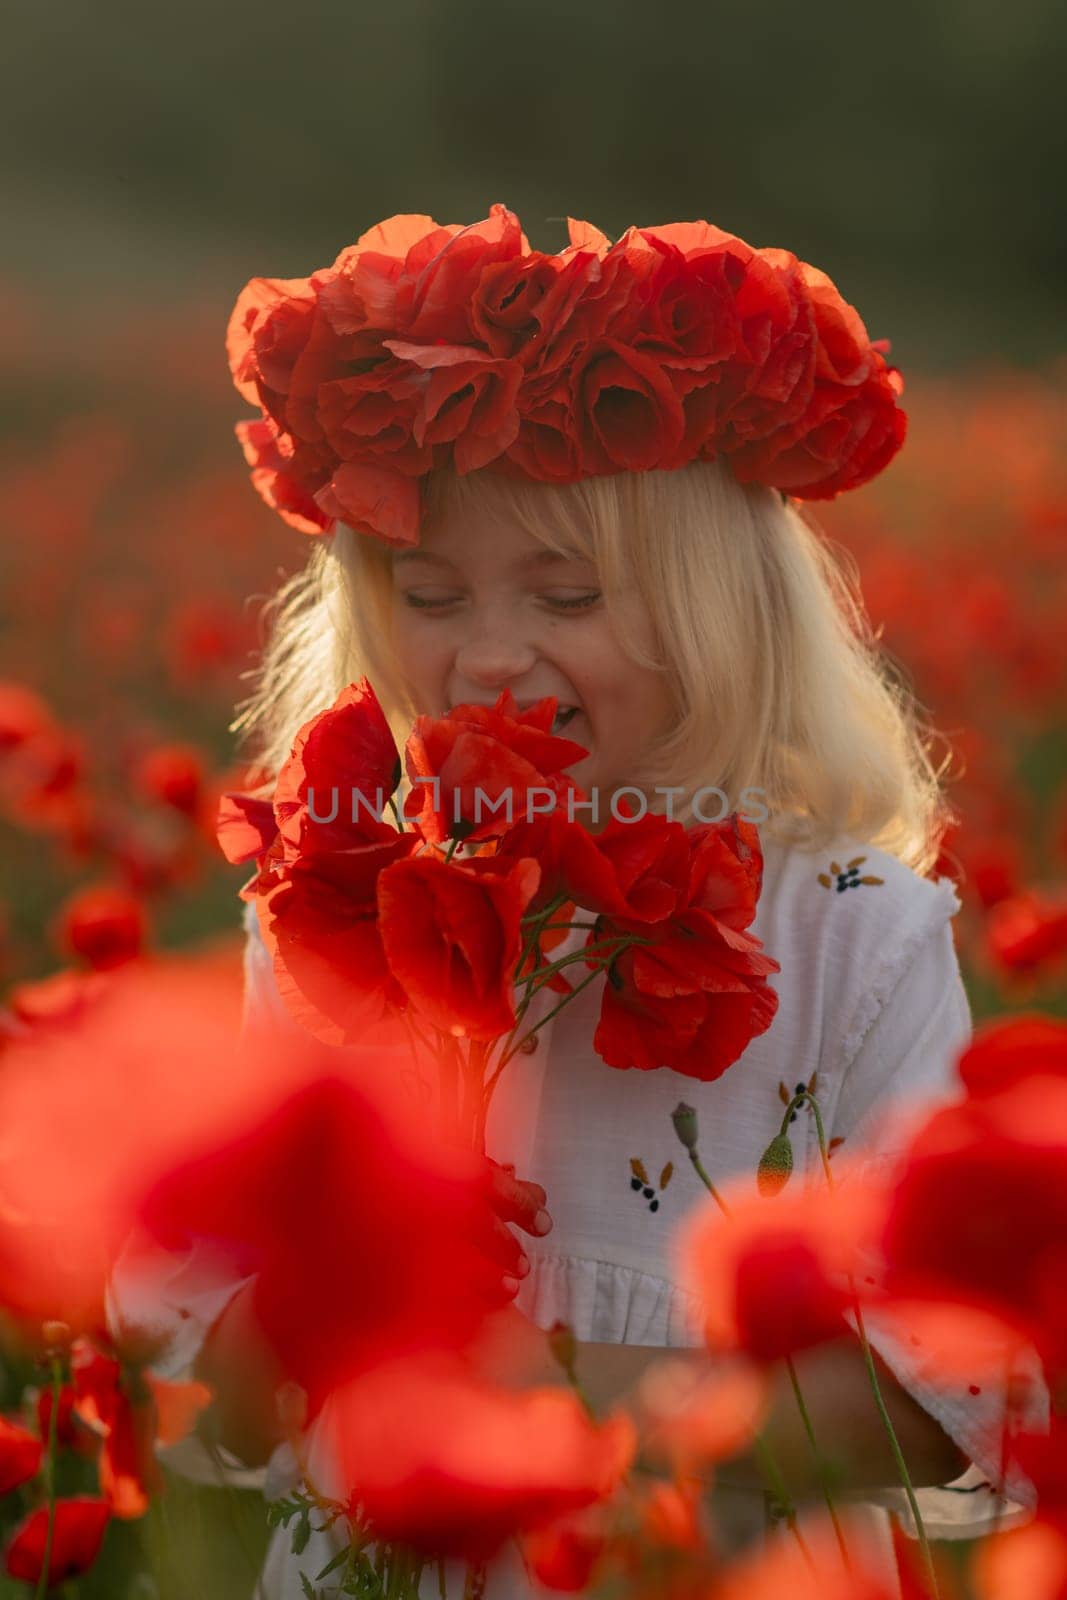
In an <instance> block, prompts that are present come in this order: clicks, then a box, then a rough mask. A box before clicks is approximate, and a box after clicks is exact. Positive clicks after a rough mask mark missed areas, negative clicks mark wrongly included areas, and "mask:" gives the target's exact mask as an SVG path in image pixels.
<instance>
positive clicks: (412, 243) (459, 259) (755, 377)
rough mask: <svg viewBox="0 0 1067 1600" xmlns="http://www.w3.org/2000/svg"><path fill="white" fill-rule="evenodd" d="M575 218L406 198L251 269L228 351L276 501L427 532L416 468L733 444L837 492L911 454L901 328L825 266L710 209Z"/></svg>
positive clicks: (740, 462)
mask: <svg viewBox="0 0 1067 1600" xmlns="http://www.w3.org/2000/svg"><path fill="white" fill-rule="evenodd" d="M569 228H570V243H569V244H568V245H567V246H566V247H565V248H564V249H563V250H561V251H560V252H559V253H558V254H556V255H546V254H544V253H543V252H541V251H533V250H531V249H530V247H529V244H528V242H527V240H526V238H525V235H524V234H523V232H522V229H521V226H520V224H519V220H518V218H517V217H516V216H515V215H514V214H513V213H512V212H510V211H508V210H507V208H506V207H504V206H502V205H494V206H493V207H492V208H491V210H490V214H489V216H488V217H487V218H486V219H485V220H484V221H483V222H479V223H474V224H471V225H470V226H469V227H458V226H455V225H451V224H450V225H448V226H445V227H442V226H439V225H438V224H437V223H435V222H434V221H433V220H432V218H430V217H425V216H415V215H399V216H394V217H390V218H388V219H386V221H384V222H382V223H380V224H379V225H378V226H376V227H374V228H371V229H369V230H368V232H367V233H365V234H363V235H362V237H361V238H360V239H359V240H358V241H357V242H356V243H355V244H354V245H350V246H348V247H347V248H346V249H344V250H342V251H341V252H340V254H339V255H338V256H337V258H336V260H335V261H334V263H333V265H332V266H331V267H329V268H325V269H322V270H320V271H317V272H314V273H312V274H311V276H310V277H309V278H299V279H289V280H286V279H278V278H254V279H252V280H251V282H250V283H249V284H248V285H247V286H246V288H245V289H244V290H243V291H242V293H241V295H240V296H239V297H238V300H237V304H236V305H235V307H234V311H233V315H232V317H231V319H230V325H229V330H228V335H227V350H228V355H229V360H230V368H231V372H232V374H233V379H234V383H235V385H236V387H237V389H238V391H239V393H240V394H241V395H242V397H243V398H244V399H246V400H248V401H250V402H251V403H253V404H258V405H259V406H260V408H261V413H262V414H261V419H260V421H259V422H253V423H245V424H241V425H240V427H239V433H240V437H241V439H242V443H243V445H244V448H245V452H246V455H247V457H248V460H249V464H250V466H251V467H252V469H253V481H254V483H255V486H256V488H257V489H258V491H259V493H260V494H261V495H262V496H263V498H264V499H265V500H266V501H267V502H268V504H272V505H273V506H275V508H276V509H277V510H278V511H279V512H280V514H281V515H282V516H283V517H284V518H285V519H286V521H288V522H290V523H291V524H292V525H293V526H295V527H297V528H299V529H301V530H302V531H304V532H306V533H312V534H314V533H318V532H328V531H329V530H330V528H332V526H333V524H334V520H335V519H341V520H344V521H345V522H347V523H349V524H350V525H351V526H352V527H354V528H356V529H357V531H359V532H361V533H366V534H370V535H372V536H374V537H376V538H379V539H382V540H383V541H385V542H386V543H387V544H392V545H404V544H416V543H417V542H418V537H419V518H420V494H419V482H418V480H419V479H420V478H422V477H423V476H424V475H425V474H426V473H427V472H429V471H430V470H432V469H433V468H436V467H438V466H441V465H442V464H443V463H444V462H446V461H449V460H450V461H451V462H452V463H453V465H454V466H455V468H456V470H457V471H458V472H460V473H465V472H471V471H475V470H477V469H479V468H482V467H489V468H491V469H492V470H495V471H503V472H517V473H519V474H522V475H524V476H527V477H532V478H534V479H540V480H544V481H547V482H557V483H567V482H573V481H575V480H576V479H579V478H582V477H586V476H588V475H590V474H594V473H607V472H619V471H642V470H645V469H648V468H661V469H663V468H666V469H669V468H674V467H679V466H683V465H685V464H686V463H687V462H689V461H692V460H694V459H697V458H701V459H712V458H713V457H715V456H717V455H720V454H725V455H726V456H727V457H728V458H729V459H730V462H731V464H732V466H733V468H734V470H735V472H736V473H737V476H738V477H739V478H740V479H741V481H742V482H752V481H759V482H762V483H767V484H770V485H772V486H774V487H777V488H780V489H786V490H788V491H789V492H790V493H792V494H793V495H795V496H797V497H800V498H811V499H826V498H831V497H832V496H834V495H836V494H838V493H840V492H841V491H842V490H844V489H849V488H854V487H856V486H857V485H858V484H860V483H864V482H866V481H867V480H868V479H869V478H871V477H873V476H874V475H875V474H876V473H877V472H879V471H881V469H882V468H883V467H884V466H885V465H886V464H887V463H888V461H889V460H890V459H891V458H892V456H893V455H894V454H895V453H896V451H897V450H898V449H899V448H900V445H901V443H902V442H903V439H904V431H905V418H904V413H903V412H902V411H901V410H900V409H899V406H898V404H897V402H898V397H899V394H900V392H901V388H902V384H901V381H900V377H899V374H898V373H897V372H896V371H895V370H894V369H892V368H890V367H888V366H887V364H886V361H885V354H886V352H887V350H888V346H887V344H886V343H885V341H878V342H875V343H872V342H871V341H870V339H869V338H868V336H867V332H866V329H865V328H864V326H863V323H862V321H861V320H860V318H859V316H858V315H857V313H856V311H855V310H854V309H853V307H852V306H850V305H848V304H847V302H846V301H844V300H843V299H842V297H841V295H840V294H839V293H838V291H837V289H836V288H835V286H834V285H833V283H832V282H831V281H830V279H829V278H828V277H826V275H825V274H824V273H822V272H820V271H819V270H818V269H817V268H815V267H811V266H809V265H807V264H806V263H805V262H801V261H798V260H797V258H796V257H795V256H794V255H791V254H790V253H789V252H788V251H785V250H773V249H766V250H756V249H753V248H752V247H751V246H750V245H748V244H746V243H745V241H744V240H742V239H738V238H737V237H736V236H734V235H733V234H729V233H726V232H724V231H723V230H722V229H720V228H715V227H713V226H711V225H710V224H708V223H705V222H697V223H674V224H668V225H666V226H663V227H657V228H644V229H642V228H629V229H627V231H626V233H625V234H623V236H622V237H621V238H620V239H619V240H618V241H617V242H616V243H615V244H611V243H609V241H608V240H607V239H606V238H605V236H604V235H603V234H602V233H600V232H599V230H597V229H595V228H592V227H590V225H589V224H587V223H582V222H576V221H574V220H573V219H571V220H570V221H569Z"/></svg>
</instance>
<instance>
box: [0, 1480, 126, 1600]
mask: <svg viewBox="0 0 1067 1600" xmlns="http://www.w3.org/2000/svg"><path fill="white" fill-rule="evenodd" d="M110 1520H111V1509H110V1507H109V1506H108V1503H107V1501H106V1500H98V1499H95V1498H94V1497H93V1496H91V1495H76V1496H75V1497H73V1498H72V1499H70V1500H59V1501H57V1502H56V1515H55V1529H54V1533H53V1538H52V1553H51V1558H50V1560H49V1563H48V1587H49V1588H54V1587H55V1586H56V1585H57V1584H60V1583H65V1582H66V1581H67V1579H68V1578H77V1577H80V1576H81V1574H82V1573H83V1572H88V1571H89V1568H90V1567H91V1566H92V1565H93V1563H94V1562H95V1560H96V1558H97V1556H98V1555H99V1554H100V1546H101V1545H102V1544H103V1542H104V1534H105V1533H106V1532H107V1525H108V1523H109V1522H110ZM47 1536H48V1507H47V1506H41V1507H40V1508H39V1510H37V1511H31V1512H30V1515H29V1516H28V1517H26V1518H25V1520H24V1521H22V1522H20V1523H19V1525H18V1527H17V1528H16V1529H15V1532H14V1534H13V1535H12V1538H11V1541H10V1543H9V1544H8V1547H7V1551H6V1554H5V1565H6V1568H7V1572H8V1574H9V1576H10V1577H12V1578H21V1579H22V1581H23V1582H24V1583H38V1582H39V1581H40V1577H41V1572H42V1569H43V1567H44V1551H45V1542H46V1539H47Z"/></svg>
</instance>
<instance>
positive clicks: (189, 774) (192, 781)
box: [135, 744, 204, 817]
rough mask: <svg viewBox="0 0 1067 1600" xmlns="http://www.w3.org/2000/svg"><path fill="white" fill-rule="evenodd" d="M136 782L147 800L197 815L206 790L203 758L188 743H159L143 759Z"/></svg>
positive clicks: (187, 814) (186, 814)
mask: <svg viewBox="0 0 1067 1600" xmlns="http://www.w3.org/2000/svg"><path fill="white" fill-rule="evenodd" d="M135 777H136V783H137V787H138V789H139V790H140V792H141V793H142V794H143V795H144V796H145V798H146V799H147V800H152V801H155V802H156V803H157V804H160V805H166V806H172V807H173V808H174V810H175V811H180V812H182V813H183V815H185V816H190V817H191V816H195V814H196V812H197V809H198V808H199V805H200V801H201V797H202V795H203V789H204V760H203V757H202V756H201V754H200V752H199V750H196V749H194V748H193V746H192V745H187V744H167V745H158V746H157V747H156V748H155V749H154V750H149V751H148V752H147V753H146V754H145V755H144V756H143V757H142V758H141V760H140V762H139V763H138V765H137V770H136V774H135Z"/></svg>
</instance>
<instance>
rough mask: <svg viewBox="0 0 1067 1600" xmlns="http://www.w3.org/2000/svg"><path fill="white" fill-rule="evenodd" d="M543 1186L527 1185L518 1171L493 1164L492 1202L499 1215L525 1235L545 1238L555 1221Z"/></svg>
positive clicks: (490, 1190)
mask: <svg viewBox="0 0 1067 1600" xmlns="http://www.w3.org/2000/svg"><path fill="white" fill-rule="evenodd" d="M547 1198H548V1197H547V1195H546V1194H545V1191H544V1190H543V1189H542V1187H541V1185H540V1184H539V1183H527V1182H525V1181H524V1180H523V1179H522V1178H516V1177H515V1175H514V1168H508V1167H501V1166H498V1165H497V1164H496V1162H495V1161H490V1163H489V1200H490V1204H491V1205H492V1207H493V1210H494V1211H495V1212H496V1214H497V1216H499V1217H502V1218H503V1220H504V1221H505V1222H513V1223H514V1224H515V1226H516V1227H518V1228H521V1229H522V1230H523V1232H524V1233H531V1234H533V1235H534V1236H535V1237H541V1236H542V1235H544V1234H546V1233H548V1232H549V1230H550V1229H551V1227H552V1218H551V1217H550V1216H549V1214H548V1212H547V1211H546V1210H545V1201H546V1199H547Z"/></svg>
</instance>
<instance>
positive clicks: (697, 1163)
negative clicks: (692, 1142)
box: [689, 1149, 733, 1217]
mask: <svg viewBox="0 0 1067 1600" xmlns="http://www.w3.org/2000/svg"><path fill="white" fill-rule="evenodd" d="M689 1159H690V1161H691V1162H692V1163H693V1167H694V1169H695V1171H696V1175H697V1177H698V1178H699V1179H700V1181H701V1183H702V1184H703V1185H704V1187H705V1189H706V1190H707V1191H708V1193H709V1194H710V1195H711V1198H712V1199H713V1200H714V1202H715V1204H716V1205H717V1206H718V1208H719V1210H720V1211H721V1212H722V1214H723V1216H724V1217H729V1216H732V1214H733V1213H732V1212H731V1210H730V1207H729V1206H728V1205H727V1204H726V1201H725V1200H724V1199H723V1197H722V1195H721V1194H720V1193H719V1191H718V1189H716V1187H715V1185H714V1184H713V1183H712V1181H711V1179H710V1178H709V1177H708V1175H707V1173H706V1172H705V1171H704V1167H703V1164H702V1162H701V1160H700V1157H699V1155H698V1154H697V1152H696V1150H695V1149H692V1150H690V1151H689Z"/></svg>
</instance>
